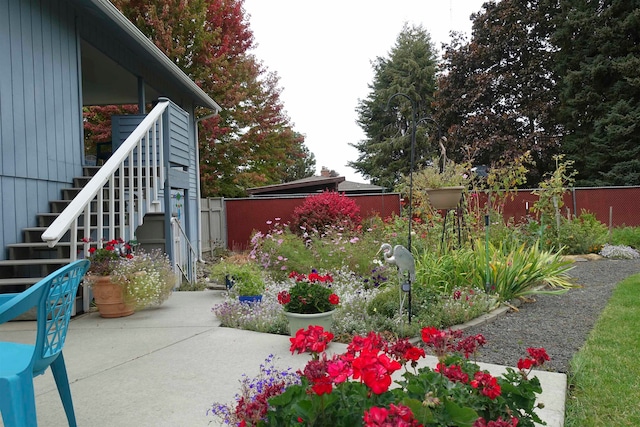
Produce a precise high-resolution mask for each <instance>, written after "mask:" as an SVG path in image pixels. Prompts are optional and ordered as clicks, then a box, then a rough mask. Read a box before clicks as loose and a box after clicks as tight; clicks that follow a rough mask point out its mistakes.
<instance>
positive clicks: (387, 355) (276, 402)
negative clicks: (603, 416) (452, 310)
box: [214, 326, 549, 427]
mask: <svg viewBox="0 0 640 427" xmlns="http://www.w3.org/2000/svg"><path fill="white" fill-rule="evenodd" d="M421 337H422V340H423V345H424V346H425V347H426V348H428V349H430V350H431V351H433V352H434V353H435V354H436V355H437V357H438V362H437V364H436V366H435V367H434V368H430V367H425V366H423V367H418V366H419V365H420V364H421V359H423V358H425V355H426V352H425V349H424V348H422V347H419V346H415V345H413V344H412V343H410V342H409V341H408V340H406V339H401V340H398V341H395V342H390V341H387V340H385V339H384V338H383V337H382V336H381V335H380V334H377V333H374V332H370V333H369V334H367V335H366V336H356V337H354V338H353V340H352V341H351V343H350V344H349V346H348V347H347V350H346V352H345V353H343V354H334V355H333V356H328V355H327V353H326V352H325V350H326V348H327V346H328V345H329V343H330V341H331V339H332V338H333V335H332V334H331V333H330V332H326V331H324V330H323V329H322V327H319V326H311V327H309V329H307V330H300V331H298V333H297V334H296V336H295V337H292V338H290V341H291V347H290V350H291V352H292V353H294V354H295V353H296V352H297V353H303V352H309V353H311V354H312V358H311V360H310V361H309V362H308V363H307V364H306V366H305V367H304V368H303V369H301V370H300V371H298V375H299V376H300V382H296V383H291V384H288V385H286V386H284V387H278V388H277V389H276V390H274V389H262V390H264V391H262V392H261V393H255V392H254V393H252V396H251V402H250V403H251V404H250V405H240V404H239V402H240V399H239V398H236V402H238V404H236V405H234V406H232V408H233V415H234V418H233V419H230V418H227V419H226V420H225V421H226V422H228V423H231V424H232V425H236V426H286V425H292V423H295V424H299V425H308V426H311V425H314V426H367V427H369V426H371V427H373V426H407V427H409V426H413V427H418V426H442V427H445V426H454V425H455V426H462V427H488V426H492V427H509V426H510V427H514V426H519V427H534V423H539V424H544V423H543V422H542V420H541V419H540V417H539V416H538V415H537V414H536V413H535V409H536V408H537V407H539V406H540V405H537V404H536V395H537V394H540V393H541V392H542V389H541V387H540V382H539V380H538V379H537V378H536V377H531V370H532V369H533V368H534V367H539V366H542V364H543V363H544V362H545V361H547V360H549V357H548V355H547V353H546V351H545V350H544V349H543V348H529V349H527V352H528V356H527V357H525V358H522V359H520V360H519V361H518V363H517V367H518V368H517V370H515V369H513V368H507V370H506V373H505V374H503V375H502V376H500V377H494V376H493V375H491V374H490V373H489V372H487V371H483V370H481V369H480V368H479V367H478V366H477V365H476V364H474V363H472V362H470V361H469V358H470V357H471V356H472V355H473V354H474V353H475V352H476V350H477V349H478V347H480V346H482V345H484V344H485V339H484V337H483V336H482V335H474V336H468V337H464V336H463V333H462V332H461V331H442V330H439V329H436V328H423V329H422V331H421ZM261 372H262V370H261ZM400 372H403V373H402V375H401V377H402V379H399V380H396V381H395V382H394V374H396V373H400ZM276 373H277V371H276ZM259 378H260V376H259ZM281 383H282V382H278V384H281ZM256 406H257V407H259V411H256V410H254V408H255V407H256ZM219 407H221V406H220V405H218V406H214V409H215V408H219ZM222 407H224V405H222ZM246 408H251V410H249V409H246ZM214 413H215V414H216V415H220V411H218V412H214ZM256 413H258V414H259V417H256Z"/></svg>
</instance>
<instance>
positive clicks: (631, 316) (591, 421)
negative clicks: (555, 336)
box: [565, 274, 640, 427]
mask: <svg viewBox="0 0 640 427" xmlns="http://www.w3.org/2000/svg"><path fill="white" fill-rule="evenodd" d="M639 350H640V274H637V275H634V276H631V277H629V278H627V279H626V280H624V281H622V282H620V283H619V284H618V286H617V287H616V289H615V291H614V293H613V295H612V297H611V299H610V301H609V303H608V305H607V307H606V308H605V309H604V311H603V312H602V314H601V316H600V318H599V319H598V321H597V322H596V325H595V327H594V329H593V330H592V331H591V334H590V335H589V337H588V339H587V342H586V344H585V345H584V347H583V348H582V349H581V350H580V352H579V353H577V354H576V355H575V356H574V358H573V360H572V362H571V372H572V375H571V377H570V378H569V384H570V386H569V387H570V388H569V394H568V397H567V405H566V412H565V426H566V427H589V426H596V427H600V426H617V427H619V426H640V363H639V362H638V354H637V353H638V351H639Z"/></svg>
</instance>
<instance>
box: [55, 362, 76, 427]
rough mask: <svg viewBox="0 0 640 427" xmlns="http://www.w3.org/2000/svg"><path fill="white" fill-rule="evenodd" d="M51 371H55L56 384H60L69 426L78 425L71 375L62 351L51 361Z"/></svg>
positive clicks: (59, 392) (61, 397)
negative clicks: (68, 373)
mask: <svg viewBox="0 0 640 427" xmlns="http://www.w3.org/2000/svg"><path fill="white" fill-rule="evenodd" d="M51 372H52V373H53V378H54V379H55V380H56V385H57V386H58V394H60V399H61V400H62V406H63V407H64V412H65V413H66V414H67V421H68V422H69V427H76V414H75V412H74V410H73V400H72V399H71V388H70V387H69V377H68V376H67V368H66V366H65V364H64V358H63V357H62V352H61V353H60V354H59V355H58V357H57V358H56V360H54V361H53V363H51Z"/></svg>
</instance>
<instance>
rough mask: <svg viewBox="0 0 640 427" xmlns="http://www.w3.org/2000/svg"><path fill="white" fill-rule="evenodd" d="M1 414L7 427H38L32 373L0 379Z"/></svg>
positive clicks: (22, 373)
mask: <svg viewBox="0 0 640 427" xmlns="http://www.w3.org/2000/svg"><path fill="white" fill-rule="evenodd" d="M0 396H2V399H0V412H2V420H3V423H4V425H5V427H37V426H38V420H37V418H36V401H35V393H34V390H33V377H32V375H31V372H21V373H20V374H18V375H14V376H12V377H9V378H0Z"/></svg>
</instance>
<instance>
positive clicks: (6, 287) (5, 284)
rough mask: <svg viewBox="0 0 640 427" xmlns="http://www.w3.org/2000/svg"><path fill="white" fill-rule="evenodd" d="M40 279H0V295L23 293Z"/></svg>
mask: <svg viewBox="0 0 640 427" xmlns="http://www.w3.org/2000/svg"><path fill="white" fill-rule="evenodd" d="M40 279H41V277H18V278H11V279H0V293H2V294H5V293H14V292H15V293H18V292H23V291H24V290H25V289H27V288H28V287H29V286H31V285H33V284H35V283H38V281H39V280H40Z"/></svg>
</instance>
